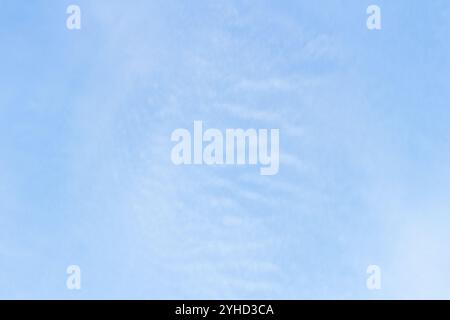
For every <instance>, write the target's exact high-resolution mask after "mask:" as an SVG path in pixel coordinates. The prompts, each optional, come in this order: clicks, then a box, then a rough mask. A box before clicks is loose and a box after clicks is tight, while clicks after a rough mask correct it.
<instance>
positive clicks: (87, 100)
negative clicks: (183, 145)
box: [0, 0, 450, 299]
mask: <svg viewBox="0 0 450 320" xmlns="http://www.w3.org/2000/svg"><path fill="white" fill-rule="evenodd" d="M372 3H374V4H377V5H379V6H380V7H381V10H382V11H381V12H382V30H380V31H369V30H367V28H366V18H367V15H366V8H367V6H368V5H370V4H372ZM69 4H77V5H79V6H80V7H81V11H82V29H81V30H79V31H69V30H67V29H66V23H65V22H66V18H67V14H66V8H67V6H68V5H69ZM449 30H450V4H449V3H448V1H444V0H436V1H432V2H429V1H413V2H411V1H406V0H397V1H380V0H377V1H371V2H369V1H337V0H320V1H316V2H311V1H189V2H186V1H143V0H133V1H131V2H130V1H119V0H115V1H106V0H96V1H85V0H78V1H51V0H39V1H32V2H30V1H24V0H21V1H17V0H1V6H0V39H1V44H2V46H1V47H2V50H0V70H1V72H0V86H1V88H2V89H1V91H0V230H1V231H0V298H13V299H15V298H44V299H46V298H58V299H80V298H87V299H93V298H126V299H131V298H138V299H162V298H165V299H167V298H170V299H178V298H182V299H221V298H223V299H259V298H261V299H266V298H268V299H317V298H319V299H345V298H355V299H380V298H450V274H449V272H448V270H449V268H450V251H449V250H448V245H449V244H450V233H449V232H448V229H449V226H450V200H449V199H448V198H449V197H448V194H449V190H450V161H449V160H450V140H449V138H450V130H449V129H450V124H449V123H450V110H449V107H450V106H449V101H450V81H449V72H450V63H449V62H450V61H449V56H450V45H449V42H448V34H449ZM194 120H202V121H203V122H204V125H205V126H207V127H214V128H220V129H225V128H251V127H257V128H279V129H280V139H281V146H280V156H281V163H280V171H279V174H278V175H276V176H260V175H259V169H258V168H255V167H249V166H244V167H207V166H198V167H189V166H180V167H177V166H174V165H173V164H172V163H171V161H170V151H171V148H172V147H173V143H172V142H171V141H170V134H171V132H172V131H173V130H175V129H176V128H192V124H193V121H194ZM71 264H76V265H79V266H80V267H81V270H82V290H80V291H70V290H67V288H66V267H67V266H68V265H71ZM371 264H376V265H379V266H380V268H381V270H382V290H379V291H369V290H367V288H366V278H367V274H366V268H367V266H368V265H371Z"/></svg>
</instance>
